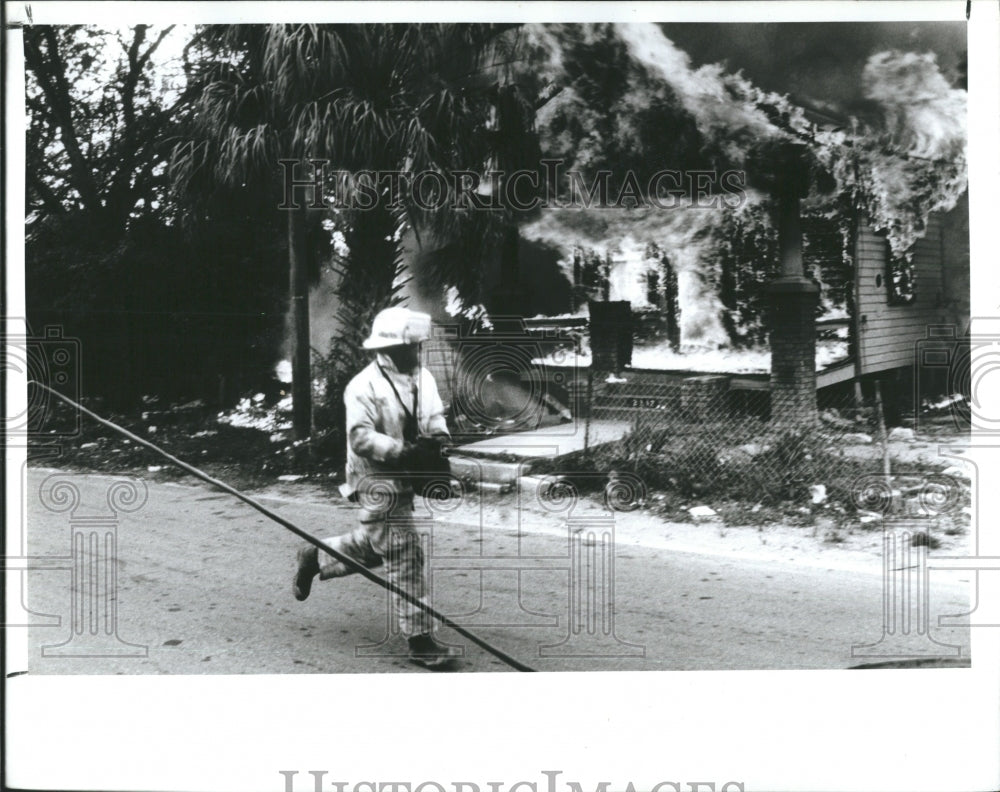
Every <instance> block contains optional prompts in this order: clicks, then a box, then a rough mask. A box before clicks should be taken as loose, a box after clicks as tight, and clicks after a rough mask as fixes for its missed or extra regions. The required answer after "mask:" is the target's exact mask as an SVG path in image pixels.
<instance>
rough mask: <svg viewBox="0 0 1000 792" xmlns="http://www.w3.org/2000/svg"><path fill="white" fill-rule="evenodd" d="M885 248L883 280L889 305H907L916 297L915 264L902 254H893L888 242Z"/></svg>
mask: <svg viewBox="0 0 1000 792" xmlns="http://www.w3.org/2000/svg"><path fill="white" fill-rule="evenodd" d="M885 248H886V250H885V278H884V281H885V288H886V292H887V297H888V302H889V305H909V304H910V303H912V302H913V301H914V300H916V299H917V291H916V277H917V267H916V264H915V263H914V262H913V261H912V260H908V259H906V258H905V257H903V256H894V255H893V254H892V250H891V249H890V248H889V243H888V242H886V246H885Z"/></svg>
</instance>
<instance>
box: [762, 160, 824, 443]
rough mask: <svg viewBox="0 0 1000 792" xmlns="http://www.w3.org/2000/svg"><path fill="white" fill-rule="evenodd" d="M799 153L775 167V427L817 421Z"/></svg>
mask: <svg viewBox="0 0 1000 792" xmlns="http://www.w3.org/2000/svg"><path fill="white" fill-rule="evenodd" d="M800 148H801V147H798V146H793V145H790V144H789V145H786V146H783V147H782V148H781V149H780V151H779V155H778V162H776V163H774V165H775V171H774V173H775V176H776V179H775V191H776V197H777V198H778V245H779V248H780V250H781V277H779V278H778V279H777V280H775V281H773V282H772V283H771V284H770V285H769V287H768V294H769V298H770V299H769V301H768V302H769V308H770V316H769V324H770V331H771V332H770V340H771V422H772V423H774V424H782V425H791V424H809V423H812V422H813V421H815V420H816V414H817V413H816V324H815V317H816V304H817V301H818V299H819V285H818V284H817V283H816V281H814V280H812V279H811V278H807V277H805V275H804V274H803V268H802V225H801V220H800V217H799V199H800V198H801V196H802V195H804V194H805V192H806V191H807V190H808V188H809V173H808V166H807V165H806V163H805V160H804V156H803V152H802V151H801V150H800Z"/></svg>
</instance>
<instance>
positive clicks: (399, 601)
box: [319, 498, 434, 638]
mask: <svg viewBox="0 0 1000 792" xmlns="http://www.w3.org/2000/svg"><path fill="white" fill-rule="evenodd" d="M359 514H360V520H359V524H358V527H357V528H355V529H354V530H353V531H351V532H350V533H346V534H341V535H340V536H333V537H330V538H329V539H325V540H324V541H325V542H326V543H327V544H328V545H330V546H331V547H333V548H334V549H335V550H338V551H340V552H341V553H343V554H344V555H346V556H349V557H350V558H352V559H354V560H355V561H357V562H358V563H360V564H363V565H364V566H366V567H368V568H372V567H377V566H379V565H380V564H385V577H386V579H387V580H389V582H391V583H395V584H396V585H397V586H399V588H401V589H403V591H406V592H407V593H409V594H412V595H413V596H415V597H417V598H419V599H420V600H421V601H422V602H427V598H426V596H425V582H424V551H423V547H422V546H421V544H420V535H419V534H418V533H417V531H416V527H415V523H414V519H413V501H412V499H410V498H400V499H399V501H398V502H396V503H394V504H393V506H392V508H391V510H390V511H388V512H385V511H383V512H378V513H375V512H371V511H369V510H367V509H361V510H360V512H359ZM319 562H320V573H319V577H320V580H329V579H330V578H336V577H344V576H345V575H350V574H353V570H351V569H348V568H347V567H346V566H345V565H344V564H343V563H341V562H340V561H338V560H337V559H335V558H333V556H331V555H329V554H328V553H323V552H320V555H319ZM392 600H393V605H394V607H395V610H396V614H397V616H398V617H399V629H400V632H402V633H403V635H404V636H405V637H407V638H409V637H411V636H413V635H420V634H422V633H428V632H431V630H433V629H434V619H433V618H431V617H430V616H429V615H427V614H426V613H425V612H424V611H422V610H420V609H419V608H418V607H417V606H416V605H414V604H412V603H410V602H407V601H406V600H405V599H403V598H402V597H400V596H399V595H398V594H393V595H392Z"/></svg>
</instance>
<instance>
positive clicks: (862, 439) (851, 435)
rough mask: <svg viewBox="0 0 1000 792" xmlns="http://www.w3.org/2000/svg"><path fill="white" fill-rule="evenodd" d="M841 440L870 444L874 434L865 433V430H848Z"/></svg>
mask: <svg viewBox="0 0 1000 792" xmlns="http://www.w3.org/2000/svg"><path fill="white" fill-rule="evenodd" d="M840 439H841V440H843V441H844V442H845V443H858V444H864V445H868V444H869V443H871V442H873V441H872V436H871V435H870V434H865V433H864V432H848V433H847V434H844V435H841V438H840Z"/></svg>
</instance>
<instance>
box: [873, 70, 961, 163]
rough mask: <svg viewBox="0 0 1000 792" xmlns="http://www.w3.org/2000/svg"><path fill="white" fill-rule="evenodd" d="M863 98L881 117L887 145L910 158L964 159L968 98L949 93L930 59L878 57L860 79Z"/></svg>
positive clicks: (956, 89) (954, 91)
mask: <svg viewBox="0 0 1000 792" xmlns="http://www.w3.org/2000/svg"><path fill="white" fill-rule="evenodd" d="M862 81H863V83H864V92H865V96H866V97H867V98H869V99H872V100H874V101H875V102H878V104H879V105H880V107H881V108H882V109H883V111H884V114H885V128H886V132H887V133H888V135H889V138H890V141H891V144H892V145H893V147H894V148H898V149H899V150H900V151H903V152H905V153H907V154H909V155H910V156H913V157H922V158H924V159H929V160H956V159H964V157H965V137H966V134H965V130H966V93H965V91H962V90H960V89H958V88H952V87H951V86H950V85H949V84H948V81H947V80H946V79H945V78H944V75H943V74H941V72H940V70H939V69H938V65H937V59H936V58H935V57H934V55H933V53H923V54H918V53H915V52H898V51H895V50H893V51H889V52H879V53H877V54H875V55H872V56H871V57H870V58H869V59H868V63H867V64H866V65H865V70H864V72H863V74H862Z"/></svg>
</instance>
